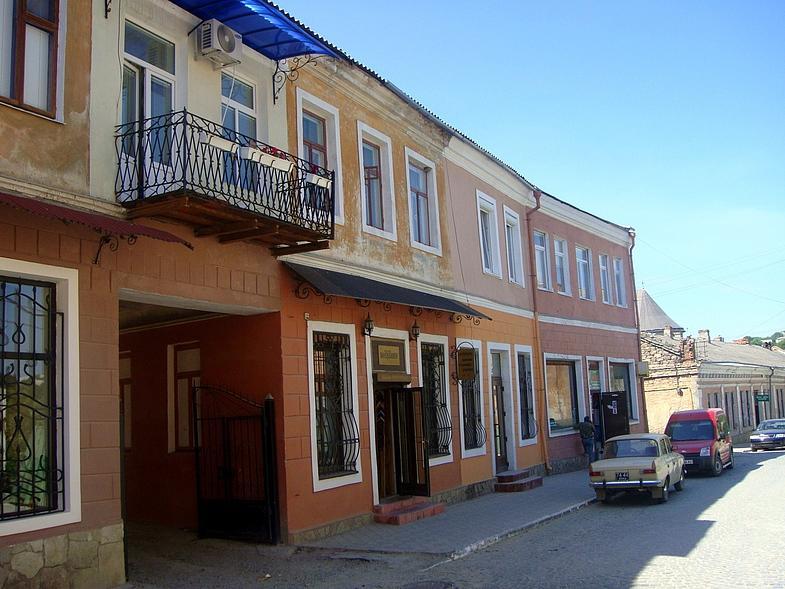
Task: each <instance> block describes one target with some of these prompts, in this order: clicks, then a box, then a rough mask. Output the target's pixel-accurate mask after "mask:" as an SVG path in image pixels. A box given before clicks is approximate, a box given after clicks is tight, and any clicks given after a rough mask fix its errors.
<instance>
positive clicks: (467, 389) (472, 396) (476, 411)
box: [460, 349, 485, 450]
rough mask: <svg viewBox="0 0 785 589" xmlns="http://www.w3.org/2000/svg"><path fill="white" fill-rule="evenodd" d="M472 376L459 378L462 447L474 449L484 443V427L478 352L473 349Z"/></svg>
mask: <svg viewBox="0 0 785 589" xmlns="http://www.w3.org/2000/svg"><path fill="white" fill-rule="evenodd" d="M474 374H475V376H474V378H473V379H471V380H461V381H460V384H461V403H462V406H463V447H464V449H465V450H475V449H477V448H482V447H483V446H484V445H485V427H484V426H483V424H482V396H481V394H480V393H481V388H480V354H479V351H478V350H476V349H475V350H474Z"/></svg>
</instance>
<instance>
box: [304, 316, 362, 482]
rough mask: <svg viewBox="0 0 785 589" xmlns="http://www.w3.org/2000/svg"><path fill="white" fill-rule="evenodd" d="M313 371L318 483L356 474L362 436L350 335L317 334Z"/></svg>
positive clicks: (316, 332) (314, 342) (314, 344)
mask: <svg viewBox="0 0 785 589" xmlns="http://www.w3.org/2000/svg"><path fill="white" fill-rule="evenodd" d="M312 369H313V386H314V406H315V429H316V431H315V435H316V457H317V467H318V476H319V479H328V478H333V477H341V476H344V475H348V474H354V473H356V472H357V460H358V457H359V453H360V436H359V428H358V426H357V417H356V415H355V406H354V398H355V395H354V391H353V390H352V387H353V384H354V381H353V378H352V370H353V367H352V351H351V342H350V337H349V335H348V334H345V333H326V332H318V331H315V332H314V333H313V366H312Z"/></svg>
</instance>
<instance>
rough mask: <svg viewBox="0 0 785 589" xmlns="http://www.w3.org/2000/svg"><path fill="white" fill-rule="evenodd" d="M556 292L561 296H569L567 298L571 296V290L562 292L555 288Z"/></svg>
mask: <svg viewBox="0 0 785 589" xmlns="http://www.w3.org/2000/svg"><path fill="white" fill-rule="evenodd" d="M556 294H559V295H561V296H563V297H569V298H572V293H571V292H566V291H565V292H562V291H560V290H557V291H556Z"/></svg>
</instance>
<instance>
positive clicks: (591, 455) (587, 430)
mask: <svg viewBox="0 0 785 589" xmlns="http://www.w3.org/2000/svg"><path fill="white" fill-rule="evenodd" d="M578 433H580V434H581V443H583V453H584V454H585V455H586V458H587V459H588V460H589V462H591V461H592V460H596V459H597V457H596V455H595V452H594V424H593V423H592V422H591V418H590V417H589V416H588V415H587V416H586V417H584V418H583V421H582V422H581V423H579V424H578Z"/></svg>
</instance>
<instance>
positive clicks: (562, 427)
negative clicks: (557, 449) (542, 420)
mask: <svg viewBox="0 0 785 589" xmlns="http://www.w3.org/2000/svg"><path fill="white" fill-rule="evenodd" d="M575 372H576V371H575V362H571V361H564V360H548V361H546V363H545V379H546V386H547V390H548V425H549V427H550V431H551V433H559V432H563V431H570V430H572V429H573V428H575V427H577V426H578V418H579V415H578V413H579V412H578V383H577V379H576V374H575Z"/></svg>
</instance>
